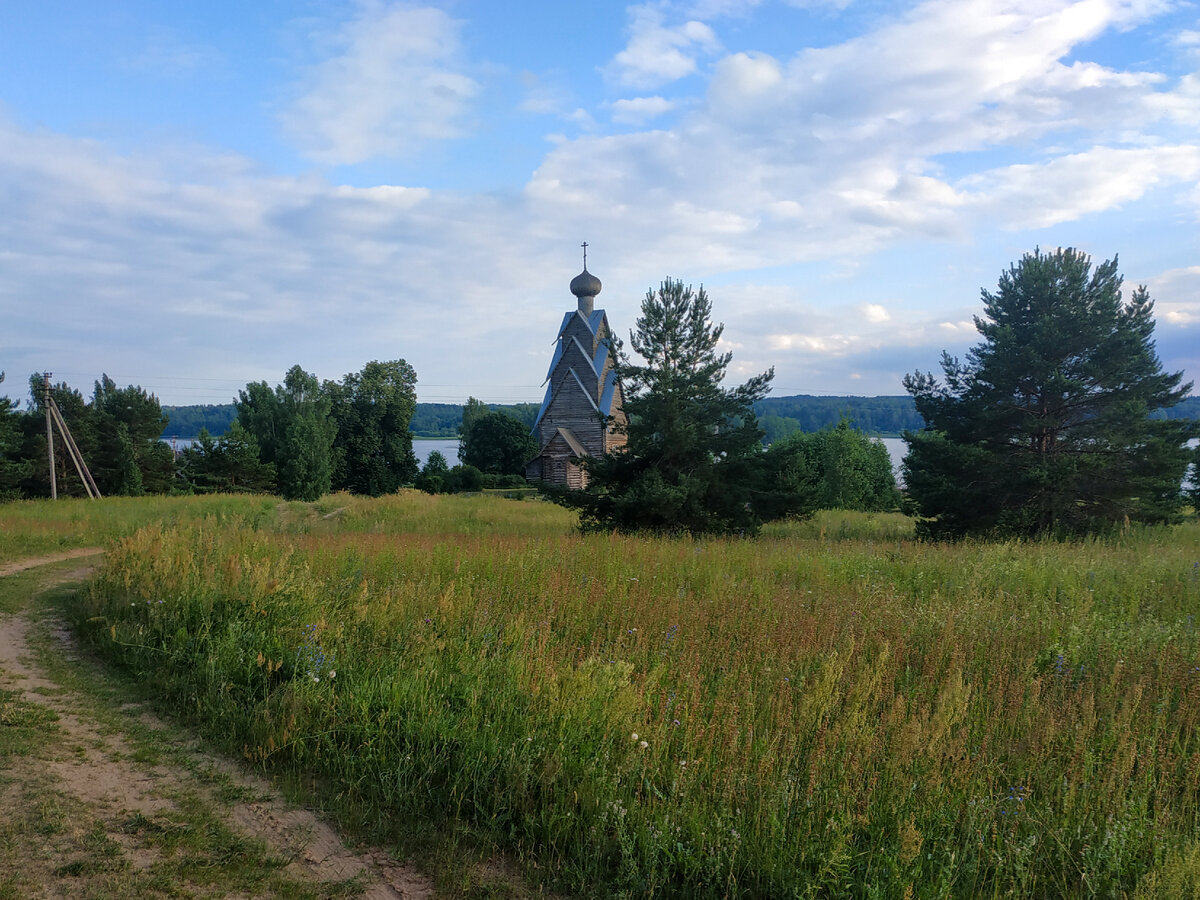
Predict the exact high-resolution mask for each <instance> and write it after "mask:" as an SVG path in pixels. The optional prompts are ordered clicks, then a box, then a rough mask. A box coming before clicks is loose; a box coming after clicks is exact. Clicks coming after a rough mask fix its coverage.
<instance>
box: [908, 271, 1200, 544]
mask: <svg viewBox="0 0 1200 900" xmlns="http://www.w3.org/2000/svg"><path fill="white" fill-rule="evenodd" d="M1121 286H1122V281H1121V277H1120V276H1119V275H1118V274H1117V260H1116V259H1115V258H1114V259H1112V260H1109V261H1107V262H1104V263H1103V264H1101V265H1100V266H1098V267H1096V269H1095V270H1094V271H1092V268H1091V261H1090V259H1089V258H1088V256H1087V255H1085V254H1083V253H1080V252H1078V251H1075V250H1071V249H1067V250H1061V249H1060V250H1058V251H1056V252H1055V253H1052V254H1051V253H1042V252H1040V251H1035V252H1034V253H1032V254H1028V255H1026V256H1025V257H1024V258H1023V259H1022V260H1021V261H1020V262H1019V263H1018V264H1016V265H1015V266H1012V267H1010V268H1009V270H1008V271H1006V272H1005V273H1004V274H1003V275H1002V276H1001V278H1000V282H999V287H998V289H997V291H996V292H995V293H989V292H988V291H984V292H983V302H984V315H983V317H976V319H975V327H976V328H977V329H978V330H979V333H980V334H981V335H982V336H983V342H982V343H980V344H978V345H976V346H975V347H973V348H972V349H971V350H970V351H968V353H967V355H966V360H965V362H960V361H959V360H957V359H955V358H953V357H951V356H949V355H948V354H945V353H943V355H942V372H943V377H944V379H945V380H944V383H943V382H939V381H938V380H937V379H936V378H935V377H934V376H933V375H932V374H929V373H925V374H922V373H920V372H917V373H914V374H912V375H909V376H907V377H906V378H905V379H904V386H905V387H906V388H907V389H908V391H909V392H910V393H911V394H912V395H913V398H914V399H915V401H916V405H917V410H918V411H919V412H920V414H921V416H922V417H923V418H924V420H925V423H926V427H925V429H924V430H923V431H919V432H906V433H905V440H906V441H907V442H908V445H909V451H908V455H907V457H906V459H905V462H904V473H905V485H906V488H907V490H908V494H909V496H910V498H912V500H913V501H914V502H915V504H916V505H917V507H918V509H919V512H920V514H921V515H922V516H925V517H927V518H928V521H926V522H924V523H922V530H923V532H924V533H925V534H927V535H930V536H951V537H953V536H959V535H963V534H968V533H997V534H1008V535H1017V536H1031V535H1039V534H1048V533H1051V534H1081V533H1087V532H1092V531H1097V530H1102V529H1104V528H1107V527H1111V526H1113V525H1115V524H1120V523H1124V522H1127V521H1138V522H1164V521H1169V520H1171V519H1172V518H1173V517H1175V516H1176V515H1177V514H1178V511H1179V508H1180V505H1181V502H1182V491H1181V484H1182V480H1183V477H1184V472H1185V470H1186V468H1187V464H1188V461H1189V454H1190V451H1189V450H1188V449H1187V446H1186V445H1187V441H1188V439H1189V438H1191V437H1194V436H1196V435H1197V434H1198V433H1200V428H1198V426H1197V424H1196V423H1194V422H1191V421H1189V420H1182V419H1180V420H1173V421H1172V420H1166V419H1153V418H1151V413H1153V412H1155V411H1156V410H1161V409H1166V408H1169V407H1171V406H1174V405H1175V404H1176V403H1178V402H1179V401H1180V400H1182V399H1183V398H1184V397H1185V396H1186V395H1187V393H1188V391H1189V390H1190V389H1191V384H1190V383H1189V384H1181V383H1180V382H1181V381H1182V378H1183V373H1182V372H1175V373H1164V372H1163V371H1162V364H1161V362H1160V361H1159V359H1158V356H1157V354H1156V352H1155V347H1154V341H1153V333H1154V319H1153V315H1152V313H1153V308H1154V304H1153V303H1152V302H1151V300H1150V297H1149V294H1148V293H1147V291H1146V289H1145V288H1144V287H1139V288H1138V289H1137V290H1135V291H1134V292H1133V293H1132V295H1131V296H1130V298H1129V300H1128V301H1123V300H1122V296H1121Z"/></svg>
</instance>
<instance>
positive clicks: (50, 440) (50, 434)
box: [42, 372, 58, 500]
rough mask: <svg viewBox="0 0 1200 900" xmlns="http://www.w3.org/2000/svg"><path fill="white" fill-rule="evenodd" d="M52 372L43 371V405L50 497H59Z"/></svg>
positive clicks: (54, 498)
mask: <svg viewBox="0 0 1200 900" xmlns="http://www.w3.org/2000/svg"><path fill="white" fill-rule="evenodd" d="M50 402H51V401H50V373H49V372H43V373H42V406H44V407H45V408H46V455H47V456H48V457H49V458H50V499H51V500H57V499H58V483H57V482H56V481H55V477H54V428H53V421H54V420H53V419H52V418H51V413H50Z"/></svg>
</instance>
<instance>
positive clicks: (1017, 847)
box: [0, 492, 1200, 898]
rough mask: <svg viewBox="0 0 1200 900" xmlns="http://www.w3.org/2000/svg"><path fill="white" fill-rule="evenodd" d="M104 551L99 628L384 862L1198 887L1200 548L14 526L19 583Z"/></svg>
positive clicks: (1017, 886)
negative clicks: (43, 566)
mask: <svg viewBox="0 0 1200 900" xmlns="http://www.w3.org/2000/svg"><path fill="white" fill-rule="evenodd" d="M38 523H41V524H38ZM96 541H100V542H102V543H103V544H104V546H106V548H107V553H106V557H105V559H104V562H103V565H102V566H101V568H100V569H99V571H98V572H97V574H96V576H95V578H94V579H93V581H92V583H91V584H90V586H89V587H88V589H87V590H86V591H84V592H82V593H81V594H80V595H79V596H78V598H77V599H76V601H74V603H73V605H72V607H71V613H72V615H73V616H74V617H75V619H76V621H77V624H78V626H79V628H80V629H81V630H82V631H83V632H84V633H85V634H87V635H89V636H90V638H91V639H92V640H93V641H94V642H95V644H96V646H97V647H98V648H99V649H100V650H101V651H102V652H103V653H104V654H106V655H107V656H108V657H110V658H111V659H112V660H113V661H114V662H115V663H116V664H117V665H119V666H120V667H121V668H123V669H124V670H126V671H128V672H129V673H130V674H131V675H132V676H133V677H135V678H137V679H139V680H141V681H143V682H145V683H147V684H151V685H153V686H154V687H153V689H154V690H155V691H156V692H157V693H158V694H159V695H160V696H161V697H162V699H163V700H164V702H166V703H169V704H170V705H171V706H172V707H173V708H176V709H178V710H181V711H182V713H183V715H184V716H185V717H186V718H187V719H188V720H190V721H192V722H193V723H195V724H197V725H198V727H200V728H201V729H203V730H204V731H206V732H207V733H208V734H209V735H210V736H212V737H213V739H214V740H217V741H219V742H221V743H222V744H223V745H224V746H225V747H226V748H227V749H229V750H230V751H231V752H234V753H237V754H241V755H243V756H244V757H245V758H246V759H248V760H250V761H251V762H252V763H253V764H254V765H256V766H261V767H263V768H265V769H268V770H272V771H275V772H278V773H282V774H287V775H290V776H292V777H295V778H298V779H300V780H307V781H308V782H310V783H313V784H318V785H320V786H321V790H322V791H323V792H324V793H325V795H326V796H328V797H332V798H335V799H336V804H337V805H338V807H339V809H341V810H342V815H343V816H344V817H345V818H347V819H353V820H354V824H355V825H356V827H358V828H361V829H364V830H366V831H367V832H374V833H378V834H387V835H393V836H395V835H396V834H397V833H398V832H397V831H396V828H395V824H396V823H404V824H405V828H406V829H407V833H409V834H413V835H420V834H423V835H427V836H428V835H447V834H462V833H469V834H470V835H471V837H472V839H473V840H476V841H479V842H481V843H483V844H486V845H488V846H494V847H496V848H498V849H500V850H502V851H504V852H505V853H507V854H508V855H509V856H510V857H511V858H512V859H515V860H516V861H517V862H518V863H519V865H520V866H521V868H522V870H523V871H524V872H525V873H526V875H527V876H528V877H530V878H531V879H533V880H534V881H535V882H540V883H542V884H544V885H546V886H548V887H552V888H553V889H556V890H560V891H566V892H570V893H574V894H579V895H583V896H630V897H634V896H636V897H643V896H660V897H726V896H757V897H879V898H893V897H894V898H906V897H1000V896H1020V897H1026V896H1029V897H1033V896H1037V897H1120V896H1142V897H1177V896H1188V895H1189V894H1188V893H1187V892H1189V891H1191V892H1195V891H1196V890H1197V889H1198V885H1200V735H1198V730H1197V728H1198V724H1200V634H1198V631H1197V622H1196V616H1197V613H1198V612H1200V523H1196V522H1195V521H1192V522H1191V523H1189V524H1185V525H1182V526H1176V527H1173V528H1153V529H1138V528H1135V529H1131V530H1129V531H1127V532H1126V533H1123V534H1119V535H1113V536H1111V537H1107V538H1104V539H1094V540H1087V541H1074V542H1066V543H1056V542H1045V543H1019V544H1018V543H985V542H964V543H959V544H932V543H917V542H915V541H914V540H913V539H912V522H911V520H907V519H904V518H903V517H901V516H898V515H882V514H879V515H869V514H851V513H825V514H821V515H819V516H818V517H816V518H815V519H813V520H810V521H808V522H802V523H789V524H782V525H775V526H771V527H769V528H768V529H766V530H765V532H764V534H763V535H762V536H761V537H759V538H757V539H754V540H738V539H722V540H695V539H690V538H651V539H647V538H633V537H623V536H608V535H590V536H580V535H578V534H576V533H574V532H573V530H572V518H571V515H570V514H569V513H567V512H566V511H565V510H562V509H560V508H558V507H554V506H551V505H549V504H543V503H536V502H516V501H511V500H504V499H500V498H494V497H431V496H427V495H424V494H419V493H416V492H402V493H400V494H398V495H395V496H392V497H387V498H382V499H377V500H368V499H359V498H351V497H348V496H341V495H339V496H335V497H330V498H325V499H324V500H322V501H321V502H320V503H318V504H315V505H310V504H298V503H297V504H283V503H280V502H279V501H277V500H276V499H274V498H261V497H259V498H230V497H224V498H196V499H185V500H168V499H146V500H140V501H138V500H128V501H124V500H123V501H102V502H101V503H95V504H88V503H87V502H86V501H78V502H68V503H62V502H60V503H59V504H58V505H56V506H52V505H50V504H48V503H19V504H10V505H7V506H3V507H0V561H3V560H4V559H6V558H12V557H15V556H20V555H22V554H25V553H32V552H35V551H36V552H42V551H46V550H49V549H54V548H56V547H64V546H77V545H82V544H86V543H94V542H96ZM414 839H415V838H414Z"/></svg>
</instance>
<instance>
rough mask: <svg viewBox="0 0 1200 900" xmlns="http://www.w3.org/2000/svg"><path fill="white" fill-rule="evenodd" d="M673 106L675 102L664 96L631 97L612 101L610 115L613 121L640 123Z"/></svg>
mask: <svg viewBox="0 0 1200 900" xmlns="http://www.w3.org/2000/svg"><path fill="white" fill-rule="evenodd" d="M674 108H675V102H674V101H673V100H667V99H666V98H664V97H633V98H632V99H629V100H615V101H613V105H612V117H613V121H614V122H620V123H622V124H631V125H641V124H643V123H645V122H648V121H650V120H651V119H657V118H658V117H659V116H661V115H663V114H664V113H668V112H670V111H671V110H673V109H674Z"/></svg>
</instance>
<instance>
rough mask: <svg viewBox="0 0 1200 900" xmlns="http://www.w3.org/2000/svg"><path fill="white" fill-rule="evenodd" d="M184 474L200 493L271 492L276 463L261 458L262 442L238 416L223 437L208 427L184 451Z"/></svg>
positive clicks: (273, 488) (202, 429) (193, 488)
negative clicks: (248, 429) (259, 448)
mask: <svg viewBox="0 0 1200 900" xmlns="http://www.w3.org/2000/svg"><path fill="white" fill-rule="evenodd" d="M181 458H182V473H181V474H182V475H183V477H184V479H185V480H186V481H187V482H188V484H189V485H190V486H191V488H192V490H194V491H195V492H196V493H198V494H208V493H225V494H236V493H270V492H272V491H274V490H275V466H274V464H273V463H264V462H263V461H262V460H261V459H260V458H259V450H258V442H257V441H256V440H255V439H254V435H252V434H250V432H248V431H246V429H245V428H243V427H242V424H241V423H240V422H238V421H237V420H234V422H233V423H232V424H231V425H230V426H229V430H228V431H227V432H225V434H224V435H223V436H221V437H219V438H214V437H213V436H212V435H210V434H209V433H208V431H207V430H205V429H204V428H201V429H200V435H199V437H197V439H196V443H195V444H194V445H193V446H191V447H188V448H187V449H185V450H184V451H183V453H182V457H181Z"/></svg>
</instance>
